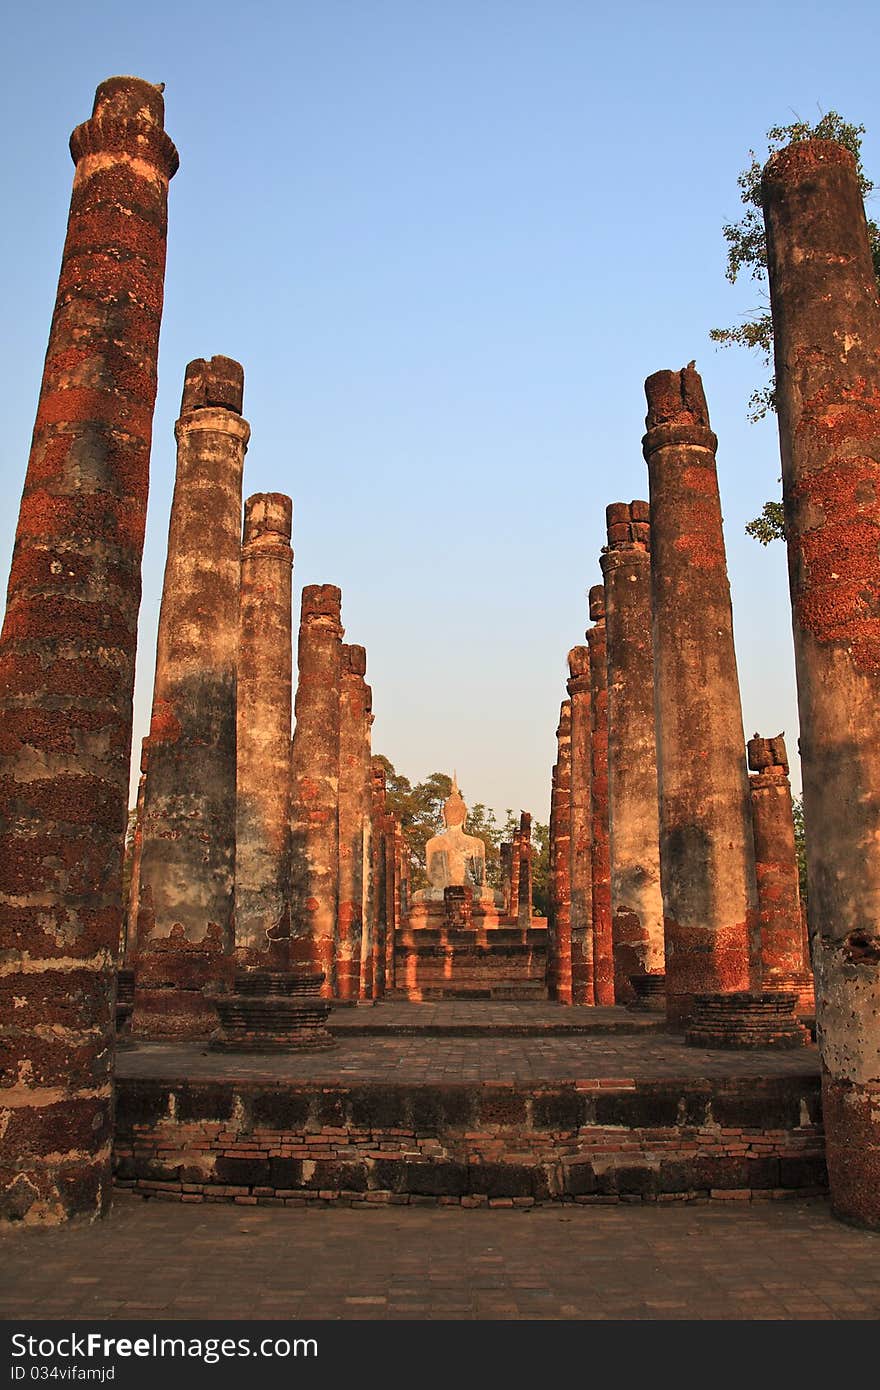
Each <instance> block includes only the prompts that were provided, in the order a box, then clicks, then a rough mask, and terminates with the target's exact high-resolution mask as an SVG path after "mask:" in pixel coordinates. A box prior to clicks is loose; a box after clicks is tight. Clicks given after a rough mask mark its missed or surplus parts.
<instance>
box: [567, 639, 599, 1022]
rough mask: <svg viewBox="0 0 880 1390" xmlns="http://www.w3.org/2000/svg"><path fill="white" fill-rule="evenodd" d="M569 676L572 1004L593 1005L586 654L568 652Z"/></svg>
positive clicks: (586, 651) (581, 650)
mask: <svg viewBox="0 0 880 1390" xmlns="http://www.w3.org/2000/svg"><path fill="white" fill-rule="evenodd" d="M568 669H569V671H570V673H571V676H570V679H569V682H568V685H567V687H566V689H567V690H568V698H569V700H570V702H571V870H570V872H571V1002H572V1003H573V1004H594V1003H595V1002H596V999H595V993H594V989H593V864H592V852H591V847H592V838H593V835H592V830H593V827H592V807H591V804H590V788H591V785H592V781H593V769H592V757H593V755H592V728H591V719H592V716H591V700H590V649H589V647H572V649H571V651H570V652H569V654H568Z"/></svg>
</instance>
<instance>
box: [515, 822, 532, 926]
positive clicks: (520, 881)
mask: <svg viewBox="0 0 880 1390" xmlns="http://www.w3.org/2000/svg"><path fill="white" fill-rule="evenodd" d="M517 839H518V849H519V853H518V854H517V857H516V920H517V926H519V927H524V928H528V927H530V926H531V925H532V816H531V812H530V811H520V813H519V831H518V835H517Z"/></svg>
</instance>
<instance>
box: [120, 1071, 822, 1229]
mask: <svg viewBox="0 0 880 1390" xmlns="http://www.w3.org/2000/svg"><path fill="white" fill-rule="evenodd" d="M116 1126H117V1127H116V1143H115V1146H114V1166H115V1177H116V1182H117V1184H118V1185H119V1186H121V1187H125V1188H129V1189H132V1190H134V1191H136V1192H138V1193H139V1194H141V1195H142V1196H145V1197H155V1198H161V1199H164V1200H176V1201H182V1202H200V1201H228V1202H237V1203H239V1204H251V1205H253V1204H257V1205H304V1204H307V1203H310V1202H320V1203H341V1204H348V1205H356V1204H359V1203H370V1204H373V1203H377V1204H379V1203H396V1204H406V1203H409V1202H412V1203H415V1204H441V1205H442V1204H447V1205H449V1204H460V1205H463V1206H484V1205H486V1204H489V1205H499V1204H500V1205H503V1206H508V1205H519V1206H530V1205H534V1204H537V1203H545V1202H565V1201H584V1202H586V1201H595V1202H617V1201H671V1200H696V1199H701V1198H706V1199H711V1198H718V1199H722V1200H725V1199H726V1200H736V1199H739V1200H744V1199H753V1198H761V1197H764V1198H773V1197H782V1196H785V1195H800V1196H808V1195H815V1194H817V1193H822V1192H825V1191H826V1190H827V1176H826V1171H825V1157H824V1139H823V1133H822V1127H821V1114H820V1095H819V1082H818V1078H817V1077H815V1076H811V1075H804V1076H800V1075H796V1076H786V1077H773V1078H757V1077H747V1078H746V1077H743V1078H737V1079H735V1080H724V1081H711V1082H710V1081H706V1080H699V1079H698V1080H688V1081H669V1080H663V1081H640V1082H636V1081H634V1080H632V1079H630V1078H617V1079H611V1080H609V1079H603V1080H583V1081H572V1082H562V1083H557V1082H553V1083H544V1084H531V1085H524V1084H521V1083H491V1082H489V1083H486V1082H482V1083H479V1084H477V1083H458V1084H450V1085H418V1084H415V1083H403V1082H401V1083H348V1084H334V1085H326V1084H320V1083H312V1084H308V1083H301V1082H300V1083H296V1084H290V1083H284V1084H282V1085H281V1086H279V1085H278V1083H277V1082H276V1083H269V1082H255V1081H240V1080H221V1081H205V1082H186V1081H168V1080H158V1079H144V1078H139V1079H127V1080H123V1081H121V1082H120V1084H119V1087H118V1092H117V1122H116Z"/></svg>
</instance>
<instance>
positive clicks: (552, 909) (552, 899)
mask: <svg viewBox="0 0 880 1390" xmlns="http://www.w3.org/2000/svg"><path fill="white" fill-rule="evenodd" d="M557 782H558V769H557V765H556V763H554V764H553V766H552V768H551V769H550V819H549V824H548V826H547V964H546V968H545V983H546V985H547V998H548V999H555V998H556V976H557V961H556V917H557V914H558V910H559V903H558V893H559V883H558V880H557V878H556V821H557V817H558V815H559V788H558V786H557Z"/></svg>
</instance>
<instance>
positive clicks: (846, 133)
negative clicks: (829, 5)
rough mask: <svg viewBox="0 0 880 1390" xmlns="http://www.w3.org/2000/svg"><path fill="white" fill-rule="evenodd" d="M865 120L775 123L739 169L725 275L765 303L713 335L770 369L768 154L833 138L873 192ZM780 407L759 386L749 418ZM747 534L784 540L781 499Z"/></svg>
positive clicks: (829, 115) (871, 229)
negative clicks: (745, 279)
mask: <svg viewBox="0 0 880 1390" xmlns="http://www.w3.org/2000/svg"><path fill="white" fill-rule="evenodd" d="M864 133H865V127H864V126H863V125H853V124H852V122H850V121H845V120H844V119H843V117H842V116H841V115H839V114H838V112H836V111H828V112H826V113H825V115H823V116H821V117H820V119H819V120H818V121H815V122H812V123H811V122H810V121H802V120H796V121H793V122H792V123H791V124H790V125H777V126H772V127H771V128H770V130H768V131H767V141H768V146H769V147H768V150H767V154H766V155H765V156H764V159H763V160H760V159H759V158H758V156H757V154H756V153H755V151H754V150H750V151H749V164H748V167H747V168H745V169H743V170H742V172H741V173H740V175H739V177H738V179H737V183H738V185H739V190H740V200H741V201H742V203H743V204H744V205H745V209H746V211H745V213H744V214H743V216H742V217H741V218H740V219H739V221H737V222H728V223H726V224H725V226H724V228H723V229H722V230H723V232H724V239H725V241H726V242H727V270H726V272H725V274H726V276H727V279H728V280H729V281H730V283H731V284H735V283H736V281H737V280H738V278H739V277H740V275H743V274H745V275H748V276H749V278H750V279H752V280H754V281H755V282H756V284H757V285H758V286H759V294H760V299H761V303H760V305H759V306H758V307H756V308H755V309H753V310H752V311H751V313H750V314H749V315H748V316H747V317H746V318H744V319H743V322H742V323H740V324H737V325H736V327H734V328H713V329H711V330H710V333H709V337H710V338H711V339H712V341H713V342H715V343H719V344H721V346H722V347H730V346H733V345H735V346H737V347H746V348H750V349H751V350H753V351H756V352H758V353H759V354H760V355H761V358H762V360H763V363H764V366H765V367H767V368H768V369H769V368H770V367H771V366H772V361H773V320H772V317H771V314H770V309H769V303H768V294H767V288H766V285H767V238H766V233H765V231H764V216H763V207H762V203H761V173H762V170H763V167H764V164H765V163H766V161H767V158H769V156H770V155H771V154H775V152H776V151H777V150H780V149H782V148H783V147H784V146H785V145H789V144H792V143H794V142H796V141H799V140H814V139H817V140H835V141H836V142H837V143H838V144H839V145H843V146H844V147H845V148H846V149H848V150H849V151H850V153H851V154H852V155H853V156H854V157H855V161H856V168H857V170H858V178H859V187H860V188H861V191H862V197H863V198H864V197H867V195H868V194H869V193H870V192H871V191H872V189H873V187H874V185H873V183H872V182H871V180H870V179H869V178H867V177H866V175H865V171H864V168H863V167H862V136H863V135H864ZM868 235H869V237H870V241H871V254H872V256H873V259H874V271H875V274H876V275H877V278H878V280H880V227H878V225H877V223H876V222H875V221H874V220H873V219H872V218H869V219H868ZM775 409H776V382H775V378H774V377H772V376H771V378H770V381H769V382H766V383H765V384H764V385H763V386H758V387H756V389H755V390H754V391H753V392H752V394H751V396H750V397H749V419H750V420H752V421H756V420H761V419H763V418H764V416H765V415H766V414H767V413H768V411H774V410H775ZM745 529H746V534H747V535H749V536H752V537H753V538H754V539H755V540H757V541H759V542H760V543H761V545H769V543H770V541H773V540H780V539H782V540H784V539H785V520H784V516H783V511H782V503H781V502H776V501H771V502H765V504H764V506H763V508H762V509H761V513H760V515H759V516H756V517H755V518H754V519H753V520H752V521H750V522H748V524H747V525H746V528H745Z"/></svg>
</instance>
